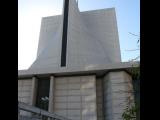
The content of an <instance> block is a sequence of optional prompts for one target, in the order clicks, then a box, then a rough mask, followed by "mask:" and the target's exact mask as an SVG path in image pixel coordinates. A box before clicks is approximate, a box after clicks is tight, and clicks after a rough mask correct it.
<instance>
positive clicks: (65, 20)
mask: <svg viewBox="0 0 160 120" xmlns="http://www.w3.org/2000/svg"><path fill="white" fill-rule="evenodd" d="M68 11H69V0H64V10H63V33H62V50H61V67H65V66H66V57H67V30H68Z"/></svg>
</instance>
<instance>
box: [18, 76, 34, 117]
mask: <svg viewBox="0 0 160 120" xmlns="http://www.w3.org/2000/svg"><path fill="white" fill-rule="evenodd" d="M31 87H32V79H25V80H18V101H21V102H24V103H27V104H30V100H31ZM20 114H21V115H29V113H28V112H25V111H21V112H20Z"/></svg>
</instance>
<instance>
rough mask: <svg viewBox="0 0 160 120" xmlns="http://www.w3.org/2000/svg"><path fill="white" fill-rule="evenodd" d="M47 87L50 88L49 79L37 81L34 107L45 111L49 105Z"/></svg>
mask: <svg viewBox="0 0 160 120" xmlns="http://www.w3.org/2000/svg"><path fill="white" fill-rule="evenodd" d="M49 87H50V80H49V79H47V78H42V79H39V80H38V90H37V99H36V106H37V107H39V108H41V109H44V110H47V111H48V103H49Z"/></svg>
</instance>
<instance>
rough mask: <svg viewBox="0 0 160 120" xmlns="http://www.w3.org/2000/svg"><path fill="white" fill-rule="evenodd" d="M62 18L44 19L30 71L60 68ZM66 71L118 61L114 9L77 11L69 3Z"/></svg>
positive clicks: (73, 2)
mask: <svg viewBox="0 0 160 120" xmlns="http://www.w3.org/2000/svg"><path fill="white" fill-rule="evenodd" d="M62 18H63V15H57V16H50V17H44V18H43V19H42V23H41V31H40V38H39V45H38V51H37V59H36V60H35V62H34V63H33V64H32V65H31V67H30V68H29V70H36V69H50V68H55V69H61V67H60V61H61V49H62V48H61V47H62V46H61V45H62V27H63V19H62ZM66 52H67V61H66V67H67V69H71V68H75V67H77V68H78V67H83V68H86V67H89V66H95V65H105V64H111V63H115V62H120V61H121V56H120V46H119V39H118V30H117V22H116V14H115V9H114V8H108V9H102V10H93V11H85V12H80V11H79V9H78V6H77V3H76V1H75V0H70V2H69V14H68V33H67V51H66Z"/></svg>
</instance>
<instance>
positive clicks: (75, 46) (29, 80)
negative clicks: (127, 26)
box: [18, 0, 139, 120]
mask: <svg viewBox="0 0 160 120" xmlns="http://www.w3.org/2000/svg"><path fill="white" fill-rule="evenodd" d="M62 18H63V15H57V16H50V17H44V18H43V19H42V23H41V30H40V38H39V45H38V51H37V58H36V60H35V61H34V63H33V64H32V65H31V67H30V68H29V69H28V70H21V71H18V76H19V79H18V100H19V101H21V102H25V103H27V104H30V105H33V106H35V105H36V99H37V88H38V81H39V80H40V79H41V78H44V77H45V78H47V79H45V80H50V85H49V106H48V111H49V112H51V113H57V114H58V115H62V116H64V117H67V118H70V119H72V120H122V117H121V116H122V113H123V112H124V108H125V107H126V105H127V102H128V101H127V99H128V98H130V99H133V94H132V92H133V88H132V78H131V75H130V74H129V69H130V68H132V66H133V64H132V63H129V62H127V63H122V62H121V56H120V46H119V40H118V30H117V23H116V14H115V9H114V8H108V9H102V10H93V11H85V12H80V11H79V9H78V6H77V3H76V1H75V0H70V2H69V15H68V31H67V51H66V53H67V56H66V66H65V67H61V66H60V61H61V50H62V48H61V47H62V28H63V19H62ZM134 64H136V65H137V63H134ZM138 65H139V63H138ZM126 71H127V72H126ZM35 76H36V77H35Z"/></svg>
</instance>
